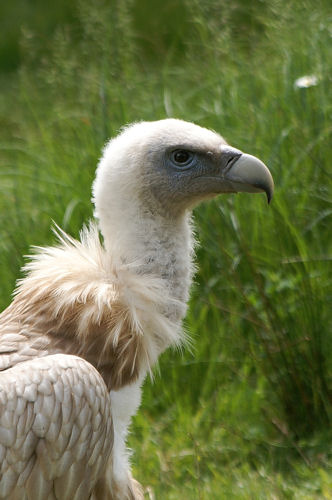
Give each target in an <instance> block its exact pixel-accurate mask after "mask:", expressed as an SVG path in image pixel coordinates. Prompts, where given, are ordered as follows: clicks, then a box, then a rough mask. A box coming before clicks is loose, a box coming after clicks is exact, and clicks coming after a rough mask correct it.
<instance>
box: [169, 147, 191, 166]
mask: <svg viewBox="0 0 332 500" xmlns="http://www.w3.org/2000/svg"><path fill="white" fill-rule="evenodd" d="M192 159H193V155H192V153H190V152H189V151H186V150H185V149H177V150H176V151H173V153H172V160H173V162H174V163H175V165H177V166H179V167H185V166H187V165H189V164H190V163H191V161H192Z"/></svg>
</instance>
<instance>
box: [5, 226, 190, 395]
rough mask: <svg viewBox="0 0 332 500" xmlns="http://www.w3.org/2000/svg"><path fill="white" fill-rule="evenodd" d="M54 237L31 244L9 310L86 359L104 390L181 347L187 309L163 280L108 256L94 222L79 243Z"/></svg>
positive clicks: (127, 380)
mask: <svg viewBox="0 0 332 500" xmlns="http://www.w3.org/2000/svg"><path fill="white" fill-rule="evenodd" d="M55 232H56V234H57V237H58V240H59V243H58V245H57V246H54V247H47V248H42V247H36V248H35V254H34V255H33V256H32V257H31V259H30V261H29V263H28V264H27V265H26V266H25V267H24V271H25V272H26V273H27V274H26V277H25V278H23V279H21V280H20V281H19V282H18V286H17V289H16V292H15V300H14V301H13V303H12V306H11V308H12V312H14V311H15V316H16V317H17V315H18V316H19V318H20V320H21V321H23V322H24V323H28V324H29V327H30V328H35V329H37V330H38V331H40V332H43V334H46V335H47V337H48V338H49V339H50V343H51V344H52V342H54V345H55V346H66V347H64V350H65V351H66V352H71V351H74V352H71V354H77V355H79V356H81V357H84V358H86V359H87V360H88V361H90V362H92V364H94V365H95V366H96V368H97V369H99V371H101V373H102V374H103V373H104V374H107V376H106V375H105V376H104V378H107V380H105V381H106V383H107V385H108V386H109V388H112V389H119V388H120V387H122V386H123V385H126V384H128V383H131V382H133V381H134V380H135V379H137V378H138V377H140V376H141V375H142V376H144V375H145V373H146V372H147V371H151V367H152V365H153V364H154V363H155V362H156V361H157V358H158V356H159V354H160V353H161V352H162V351H164V350H165V349H166V348H167V347H168V346H170V345H173V346H180V345H181V344H182V343H183V341H184V340H185V335H184V333H183V332H182V330H181V320H182V318H183V316H184V314H185V311H186V304H184V303H183V302H181V301H179V300H177V299H174V298H173V297H172V295H171V291H170V288H169V286H168V283H167V282H166V281H165V280H164V279H162V278H160V277H156V276H152V275H146V274H140V272H139V269H140V265H139V264H140V263H139V262H136V263H135V262H134V263H131V264H128V263H126V264H123V263H121V257H120V255H112V256H110V255H109V254H108V253H107V252H106V250H105V249H104V247H103V245H102V243H101V241H100V236H99V232H98V229H97V227H96V225H95V224H90V226H89V227H86V228H84V229H83V230H82V232H81V240H80V241H77V240H75V239H73V238H71V237H70V236H68V235H67V234H65V233H64V232H63V231H62V230H60V229H59V228H57V229H56V231H55ZM115 253H116V252H115ZM67 341H68V342H67ZM74 346H75V347H74ZM59 349H60V350H61V348H58V350H59Z"/></svg>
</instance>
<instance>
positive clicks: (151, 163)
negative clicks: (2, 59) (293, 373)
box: [0, 119, 273, 500]
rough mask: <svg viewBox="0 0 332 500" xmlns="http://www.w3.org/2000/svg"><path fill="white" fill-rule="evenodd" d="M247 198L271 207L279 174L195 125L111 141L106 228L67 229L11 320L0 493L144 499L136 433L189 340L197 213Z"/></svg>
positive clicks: (168, 124)
mask: <svg viewBox="0 0 332 500" xmlns="http://www.w3.org/2000/svg"><path fill="white" fill-rule="evenodd" d="M236 191H247V192H261V191H265V192H266V194H267V196H268V198H269V199H270V198H271V196H272V191H273V181H272V177H271V175H270V173H269V171H268V169H267V168H266V167H265V165H264V164H263V163H262V162H260V160H258V159H257V158H254V157H252V156H250V155H246V154H244V153H241V152H240V151H239V150H236V149H234V148H231V147H230V146H228V145H227V144H226V143H225V141H224V140H223V139H222V137H221V136H219V135H218V134H216V133H214V132H212V131H209V130H206V129H203V128H201V127H198V126H196V125H194V124H191V123H187V122H183V121H180V120H172V119H169V120H161V121H159V122H142V123H138V124H134V125H132V126H130V127H127V128H126V129H124V130H123V131H122V133H121V134H120V135H119V136H118V137H116V138H115V139H113V140H112V141H110V142H109V144H108V145H107V146H106V148H105V150H104V154H103V157H102V159H101V161H100V163H99V166H98V169H97V176H96V180H95V183H94V187H93V198H94V203H95V207H96V211H95V215H96V218H97V219H98V224H99V228H97V226H96V224H95V223H91V224H90V226H89V227H86V228H84V229H83V230H82V232H81V241H76V240H74V239H72V238H71V237H69V236H67V235H66V234H65V233H63V231H62V230H61V229H57V235H58V240H59V243H58V245H57V246H55V247H50V248H38V249H36V251H35V254H34V255H33V256H32V257H31V260H30V262H29V263H28V264H27V265H26V266H25V272H26V277H25V278H24V279H22V280H21V281H20V282H19V283H18V286H17V289H16V292H15V297H14V300H13V302H12V304H11V305H10V306H9V307H8V308H7V309H6V310H5V311H4V312H3V313H2V314H1V315H0V499H11V500H16V499H20V500H46V499H47V500H48V499H57V500H69V499H70V500H84V499H95V500H97V499H100V500H102V499H113V500H122V499H123V500H129V499H131V500H139V499H142V498H143V494H142V490H141V488H140V486H139V484H138V483H137V482H136V481H135V480H134V479H133V478H132V477H131V473H130V466H129V461H128V453H127V451H126V444H125V443H126V435H127V431H128V426H129V425H130V420H131V417H132V416H133V415H134V414H135V413H136V411H137V409H138V407H139V404H140V386H141V384H142V382H143V380H144V378H145V376H146V374H147V373H148V372H150V373H151V370H152V367H153V365H154V364H155V363H156V361H157V359H158V356H159V355H160V353H162V352H163V351H164V350H165V349H166V348H167V347H169V346H172V345H173V346H180V345H181V344H182V343H183V342H184V340H185V336H184V334H183V332H182V330H181V321H182V319H183V317H184V315H185V312H186V303H187V300H188V297H189V287H190V283H191V279H192V274H193V265H192V252H193V238H192V229H191V224H190V210H191V208H192V207H193V206H194V205H196V204H197V203H199V202H200V201H202V200H204V199H206V198H210V197H212V196H215V195H216V194H219V193H223V192H236ZM99 230H100V231H101V234H102V237H103V241H104V243H101V239H100V233H99Z"/></svg>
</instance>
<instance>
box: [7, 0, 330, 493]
mask: <svg viewBox="0 0 332 500" xmlns="http://www.w3.org/2000/svg"><path fill="white" fill-rule="evenodd" d="M15 4H16V5H15ZM9 5H10V7H9ZM38 5H39V3H38V2H37V3H36V7H35V9H36V12H38V13H40V12H43V13H44V16H46V17H45V19H44V20H43V21H41V22H40V24H38V22H37V21H36V17H35V16H34V17H33V16H32V13H31V12H29V15H28V14H27V13H26V15H25V14H24V12H23V14H22V9H23V4H22V2H19V0H17V1H16V2H12V3H11V4H8V5H7V7H6V9H7V12H5V13H6V14H8V15H9V14H10V15H11V16H12V19H14V17H13V14H12V13H13V12H15V10H14V9H15V8H16V9H17V12H18V15H17V19H18V23H19V24H22V21H21V19H22V18H24V19H25V20H26V22H25V24H22V30H21V32H20V33H21V34H20V36H18V33H19V30H18V29H17V30H16V31H15V30H14V32H15V33H16V38H15V39H14V41H13V42H12V43H11V45H10V50H11V51H12V52H10V53H11V54H12V56H11V58H12V59H10V60H8V58H7V59H6V58H5V59H4V62H3V65H2V66H1V67H2V70H3V72H2V76H1V79H0V88H1V95H0V126H1V130H2V138H1V143H0V151H1V156H0V175H1V182H0V230H1V235H2V237H1V240H0V256H1V266H0V282H1V290H0V303H1V306H2V307H5V306H6V305H7V304H8V303H9V302H10V294H11V291H12V289H13V287H14V283H15V279H17V277H18V276H20V267H21V265H22V263H23V258H22V256H23V255H24V254H26V253H28V252H29V247H30V245H32V244H36V245H45V244H48V243H51V242H52V241H53V236H52V234H51V232H50V225H51V220H52V219H53V220H55V221H56V222H57V223H58V224H59V225H61V226H62V227H63V228H64V229H65V230H66V231H68V232H69V233H71V234H73V235H75V236H77V235H78V232H79V229H80V227H81V225H82V223H83V221H86V220H87V219H88V218H89V217H91V216H92V209H91V205H90V186H91V182H92V179H93V175H94V170H95V165H96V162H97V158H98V156H99V155H100V150H101V148H102V146H103V144H104V142H105V141H106V140H107V138H108V137H110V136H111V135H112V134H114V133H115V132H116V131H117V130H118V129H119V128H120V127H121V126H122V125H123V124H125V123H128V122H131V121H135V120H142V119H147V120H154V119H159V118H164V117H167V116H175V117H180V118H183V119H187V120H190V121H195V122H197V123H199V124H201V125H203V126H207V127H210V128H214V129H216V130H218V131H220V132H221V133H222V134H223V135H224V136H225V138H226V139H228V140H229V142H230V143H231V144H232V145H234V146H235V147H239V148H240V149H243V150H245V151H247V152H251V153H253V154H256V155H257V156H259V157H260V158H262V159H263V160H264V161H265V162H266V163H267V164H268V165H269V167H270V169H271V171H272V172H273V176H274V179H275V183H276V191H275V197H274V199H273V201H272V204H271V206H269V207H268V206H267V205H266V201H265V199H264V197H263V196H262V197H260V196H254V197H251V196H250V195H246V194H243V195H239V196H235V195H230V196H224V197H222V196H221V197H219V198H218V199H217V200H215V201H213V202H211V203H208V204H205V205H202V206H200V207H199V208H198V209H197V210H196V212H195V220H196V227H197V237H198V240H199V241H200V246H199V248H198V250H197V263H198V267H199V271H198V273H197V277H196V284H195V286H194V289H193V294H192V300H191V304H190V310H189V313H188V316H187V319H186V325H185V327H186V329H187V330H188V331H189V332H190V333H191V335H192V337H193V347H192V350H191V352H190V351H186V352H184V353H174V352H169V353H166V354H165V355H164V356H163V358H162V360H161V362H160V374H161V375H159V373H158V372H156V377H155V381H154V383H151V382H150V381H147V382H146V384H145V390H144V396H143V402H142V408H141V411H140V413H139V414H138V415H137V417H136V418H135V421H134V425H133V427H132V435H131V438H130V442H131V443H130V444H131V445H132V446H133V448H134V449H135V450H136V451H135V454H134V456H133V463H134V470H135V475H136V476H137V478H138V479H139V480H140V481H141V482H142V483H143V484H144V485H146V486H147V493H146V497H147V498H150V499H153V498H156V499H165V500H166V499H168V500H171V499H178V498H186V499H193V500H194V499H198V500H207V499H211V498H216V499H224V498H230V499H233V498H234V499H266V498H268V499H308V500H309V499H321V498H327V499H329V498H332V475H331V464H332V455H331V441H332V439H331V437H332V436H331V430H330V429H331V424H332V405H331V403H332V385H331V377H332V368H331V363H330V359H331V355H332V337H331V331H332V328H331V327H332V325H331V313H330V310H331V305H329V304H331V299H332V290H331V272H330V271H331V236H330V235H331V225H330V224H329V222H330V220H329V219H330V217H331V212H332V210H331V204H330V203H331V193H330V189H329V187H330V185H329V182H330V177H331V173H330V172H331V171H330V170H329V167H330V157H329V156H328V144H329V141H330V137H329V136H330V133H331V125H330V122H329V118H330V116H331V101H329V100H328V84H329V83H330V82H329V75H330V74H331V68H330V67H329V65H330V64H331V51H330V49H329V43H330V37H331V32H330V31H329V26H328V16H329V14H330V12H329V10H330V9H329V3H328V2H327V1H324V0H318V1H316V2H313V1H311V0H299V1H298V2H287V1H286V0H272V1H267V0H255V1H252V2H250V4H248V3H247V2H246V0H236V1H235V2H226V1H225V0H208V1H205V2H199V1H198V0H191V1H189V0H181V1H175V0H168V1H167V2H164V1H162V0H157V1H152V0H108V1H107V0H98V1H96V2H93V3H92V2H88V1H86V0H77V1H72V2H67V3H65V2H59V9H60V13H59V12H58V13H57V15H56V16H55V18H54V16H53V17H52V18H51V17H49V18H47V15H48V14H47V12H44V10H42V11H40V9H42V7H41V3H40V5H39V6H38ZM62 5H63V7H61V6H62ZM2 9H4V7H2ZM10 9H12V10H10ZM61 9H62V10H61ZM32 12H33V10H32ZM32 19H33V20H34V21H33V23H32V21H30V20H32ZM54 19H55V20H54ZM41 24H43V26H48V27H49V28H48V31H47V30H46V28H45V27H43V28H41ZM45 30H46V31H45ZM7 43H8V40H7ZM3 47H7V46H6V45H5V42H2V41H0V53H3V52H6V50H7V49H6V50H4V49H3ZM8 47H9V45H8ZM18 47H19V48H18ZM8 51H9V48H8V50H7V52H6V53H7V54H8ZM11 60H12V61H14V62H13V64H10V61H11ZM0 64H1V63H0ZM13 68H14V69H13ZM15 68H16V69H15ZM9 70H11V71H9ZM304 75H312V76H314V77H315V78H312V79H311V80H310V79H308V80H307V85H308V86H307V87H301V82H300V83H298V84H296V81H297V79H298V78H299V77H302V76H304Z"/></svg>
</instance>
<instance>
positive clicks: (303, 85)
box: [294, 75, 318, 89]
mask: <svg viewBox="0 0 332 500" xmlns="http://www.w3.org/2000/svg"><path fill="white" fill-rule="evenodd" d="M317 84H318V77H317V76H316V75H304V76H301V77H300V78H298V79H297V80H295V82H294V87H295V88H297V89H307V88H309V87H314V86H315V85H317Z"/></svg>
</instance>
